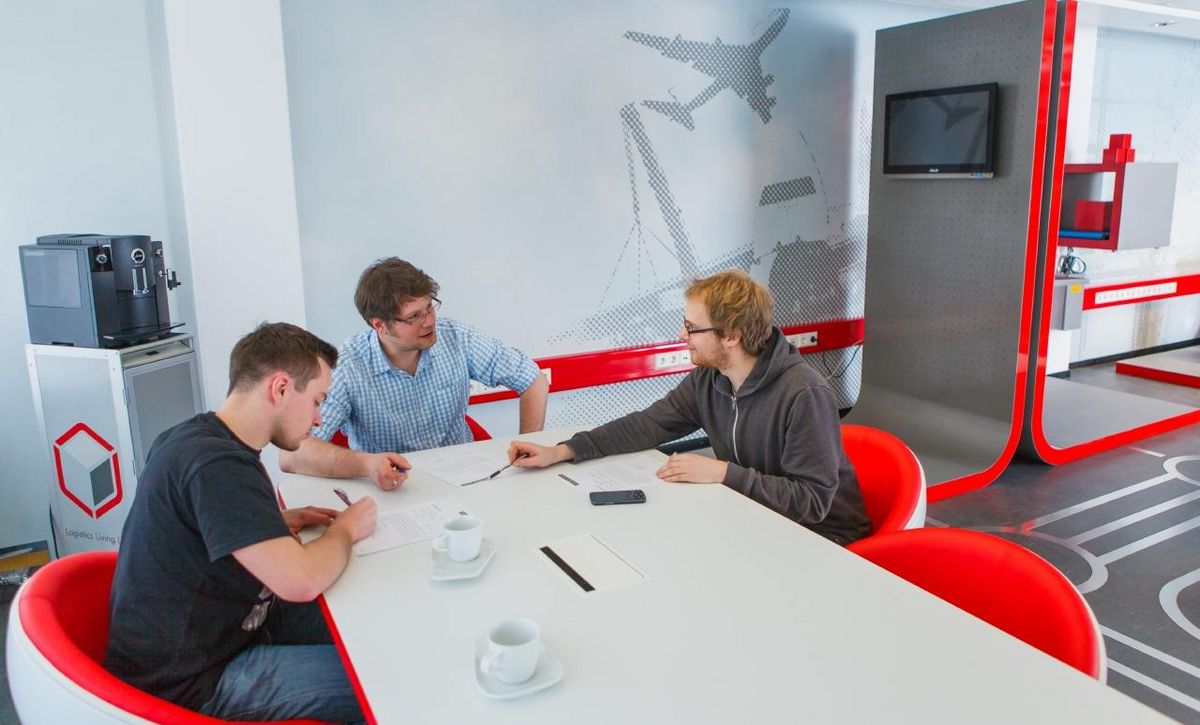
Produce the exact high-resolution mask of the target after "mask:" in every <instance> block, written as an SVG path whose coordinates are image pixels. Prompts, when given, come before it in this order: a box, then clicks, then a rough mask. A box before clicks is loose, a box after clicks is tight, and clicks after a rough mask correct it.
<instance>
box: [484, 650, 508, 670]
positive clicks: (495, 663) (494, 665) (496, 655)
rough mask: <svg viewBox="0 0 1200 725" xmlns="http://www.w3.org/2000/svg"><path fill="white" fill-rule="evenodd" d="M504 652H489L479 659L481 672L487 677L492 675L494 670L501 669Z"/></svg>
mask: <svg viewBox="0 0 1200 725" xmlns="http://www.w3.org/2000/svg"><path fill="white" fill-rule="evenodd" d="M503 655H504V650H500V651H496V652H493V651H492V650H488V651H487V652H486V653H485V654H484V655H483V657H480V658H479V671H480V672H482V673H483V674H485V675H489V676H491V675H492V670H495V669H499V667H500V658H501V657H503Z"/></svg>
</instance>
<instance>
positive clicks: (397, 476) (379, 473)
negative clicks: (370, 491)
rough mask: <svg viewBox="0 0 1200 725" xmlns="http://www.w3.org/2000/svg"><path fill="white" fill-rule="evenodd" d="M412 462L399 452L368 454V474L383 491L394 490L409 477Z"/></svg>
mask: <svg viewBox="0 0 1200 725" xmlns="http://www.w3.org/2000/svg"><path fill="white" fill-rule="evenodd" d="M410 468H412V464H410V463H409V462H408V459H407V458H405V457H404V456H402V455H400V454H399V453H371V454H367V472H366V476H367V477H369V478H370V479H371V480H372V481H374V482H375V485H376V486H378V487H379V490H381V491H394V490H396V489H397V488H400V486H401V485H402V484H403V483H404V481H405V480H407V479H408V470H409V469H410Z"/></svg>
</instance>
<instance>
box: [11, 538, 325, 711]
mask: <svg viewBox="0 0 1200 725" xmlns="http://www.w3.org/2000/svg"><path fill="white" fill-rule="evenodd" d="M116 568H117V554H116V552H113V551H92V552H87V553H84V554H72V555H71V556H67V557H63V558H61V559H57V560H55V561H52V562H50V563H49V564H47V565H46V566H44V567H42V568H41V569H40V570H39V571H38V572H37V573H36V574H34V575H33V576H32V577H31V578H30V579H29V581H27V582H26V583H25V584H24V585H23V586H22V587H21V589H20V590H19V591H18V592H17V596H16V598H15V599H14V600H13V603H12V609H11V610H10V611H9V615H8V639H7V643H6V646H5V656H6V661H7V666H8V684H9V689H10V690H11V692H12V699H13V704H14V705H16V709H17V716H18V717H19V718H20V719H21V722H24V723H27V725H40V724H41V723H54V724H57V723H87V724H88V725H108V724H110V723H172V724H174V723H179V724H180V725H202V724H215V723H221V722H224V721H222V720H217V719H214V718H211V717H206V716H204V715H201V714H199V713H197V712H193V711H192V710H188V709H186V708H182V707H180V706H178V705H175V704H172V703H170V702H167V701H166V700H160V699H159V698H157V697H154V696H153V695H149V694H147V693H145V692H143V691H141V690H139V689H137V688H136V687H134V686H132V685H129V684H127V683H125V682H124V681H122V680H120V679H118V678H117V677H116V676H114V675H112V674H111V673H109V672H108V670H106V669H104V666H103V664H102V663H103V661H104V650H105V648H106V647H107V646H108V616H109V615H108V597H109V590H110V589H111V588H112V579H113V573H114V572H115V571H116ZM287 722H290V723H296V724H297V725H299V724H300V723H306V724H308V725H320V724H319V723H317V722H316V721H311V720H289V721H287Z"/></svg>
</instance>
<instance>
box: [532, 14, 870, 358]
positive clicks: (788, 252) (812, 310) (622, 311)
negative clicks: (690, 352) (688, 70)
mask: <svg viewBox="0 0 1200 725" xmlns="http://www.w3.org/2000/svg"><path fill="white" fill-rule="evenodd" d="M788 17H789V11H788V10H786V9H777V10H773V11H772V12H771V14H770V15H768V16H767V17H766V18H765V19H764V21H763V22H764V23H766V24H767V28H766V30H764V31H763V32H762V33H761V34H760V35H759V36H758V38H757V40H755V41H754V42H753V43H751V44H749V45H734V44H727V43H724V42H723V41H721V40H720V39H717V40H716V41H715V42H713V43H711V44H709V43H699V42H695V41H689V40H684V39H682V38H681V37H680V36H675V38H674V39H670V38H668V37H666V36H656V35H649V34H646V33H640V32H636V31H630V32H627V33H625V37H626V38H628V39H630V40H633V41H635V42H637V43H640V44H642V45H646V46H649V47H652V48H655V49H656V50H659V51H660V52H661V53H662V54H663V55H664V56H666V57H668V58H672V59H673V60H679V61H681V62H687V63H691V64H693V67H694V68H696V69H697V70H699V71H700V72H702V73H705V74H706V75H708V76H710V77H712V78H713V82H712V83H710V84H709V86H708V87H707V88H706V89H705V90H704V91H702V92H701V93H700V94H698V95H697V96H696V97H695V98H693V99H692V100H691V101H689V102H688V103H687V104H678V103H676V104H675V105H672V104H671V103H670V102H662V101H642V102H640V103H638V102H630V103H626V104H624V105H623V106H622V107H621V109H620V114H619V115H620V118H621V125H622V131H623V134H624V137H625V157H626V158H625V162H626V166H627V169H628V174H629V194H630V201H631V206H632V213H633V220H632V222H633V223H632V224H631V227H630V230H629V234H628V235H627V237H626V238H625V240H624V244H623V246H622V247H621V248H620V250H619V255H618V258H617V260H616V263H615V265H614V267H613V269H612V272H611V274H610V277H609V280H608V283H607V284H606V286H605V290H604V294H603V296H602V298H601V300H600V303H599V309H598V310H597V311H596V312H595V313H593V314H591V315H588V316H586V317H583V318H581V319H579V320H577V321H576V322H574V323H573V324H572V325H570V326H569V327H567V328H566V329H563V330H561V331H560V332H559V333H558V334H556V335H553V336H552V337H551V338H549V339H548V342H549V343H550V344H552V345H562V344H564V343H566V344H568V345H569V346H571V347H577V346H583V345H592V346H594V345H596V344H597V343H599V344H602V345H605V346H612V347H623V346H629V345H639V344H647V343H650V342H659V341H662V340H665V339H672V338H673V336H674V335H675V333H676V331H677V329H678V327H679V324H680V320H681V319H682V314H683V311H682V307H683V297H682V294H681V293H682V290H683V288H684V287H686V285H687V283H688V281H690V280H691V279H693V278H695V277H700V276H705V275H709V274H713V273H714V272H718V271H720V270H723V269H729V268H731V267H736V268H741V269H745V270H748V271H749V270H751V269H752V268H754V267H761V268H763V269H764V270H766V271H767V277H768V279H764V280H763V281H764V282H767V283H768V288H769V289H770V290H771V292H772V294H773V295H774V296H775V300H776V310H777V312H779V314H780V317H779V319H780V320H792V319H795V320H797V321H799V320H829V319H840V318H843V317H846V316H848V315H849V312H848V311H847V306H846V303H847V300H846V294H847V291H848V286H847V285H848V284H850V282H848V281H847V280H852V279H857V278H858V277H861V274H862V271H861V265H862V260H863V258H864V256H865V224H860V223H859V222H860V220H859V219H858V218H857V217H856V218H855V219H853V220H848V222H847V226H844V227H843V229H842V231H841V233H834V234H832V235H831V236H829V237H828V238H825V239H819V238H818V239H813V238H804V237H802V236H800V235H798V234H791V235H788V236H787V237H784V238H783V239H781V240H778V241H775V242H774V243H773V244H770V245H769V246H768V245H766V244H756V243H755V242H754V241H752V240H746V241H744V242H743V243H740V244H732V245H730V246H729V247H727V248H726V249H725V250H724V251H722V252H721V253H719V254H717V255H715V256H714V257H712V258H708V259H704V258H702V257H701V255H699V254H698V253H697V250H696V248H695V245H694V244H693V242H692V239H691V234H690V233H689V231H688V229H687V225H686V224H685V221H684V219H685V213H684V206H685V204H683V203H681V200H680V199H678V198H677V196H676V195H675V193H674V192H673V190H672V184H671V181H670V178H669V177H670V176H671V174H670V170H669V169H668V168H667V167H666V166H665V165H664V164H663V162H662V160H661V159H660V158H659V155H658V152H657V151H656V149H655V144H654V140H653V139H652V137H651V136H652V133H651V129H650V128H648V127H647V126H646V124H645V123H644V121H643V119H642V117H641V114H640V113H639V107H640V106H645V107H647V108H650V109H652V110H654V111H656V112H659V113H662V114H664V115H666V116H667V117H668V118H671V119H673V120H674V121H676V122H678V123H679V124H680V125H681V126H683V127H684V128H687V129H689V130H694V118H693V115H692V113H693V111H696V110H697V109H698V108H700V107H701V106H703V105H704V104H705V103H706V102H707V101H708V100H709V99H711V98H713V97H714V96H716V95H717V94H719V93H720V92H721V91H722V90H724V89H725V88H731V89H733V91H734V92H735V93H737V94H738V96H739V97H741V98H742V99H744V100H745V101H746V102H747V104H748V105H749V107H750V110H751V111H753V112H755V113H757V114H758V116H759V118H760V119H761V120H762V122H763V123H764V124H765V123H768V122H769V121H770V119H771V113H770V109H771V107H772V106H774V105H775V103H776V99H775V98H772V97H768V96H767V93H766V89H767V86H768V85H769V84H770V83H771V82H772V81H773V80H774V78H773V76H771V75H769V74H764V73H763V69H762V66H761V64H760V56H761V54H762V51H763V50H764V49H765V48H766V47H767V46H768V45H770V44H771V42H772V41H774V40H775V39H776V38H777V37H778V36H779V35H780V32H781V30H782V29H783V28H784V26H785V25H786V23H787V21H788ZM660 132H661V131H660ZM800 135H801V138H800V141H801V142H802V143H803V144H805V145H807V143H808V142H807V141H806V140H805V139H804V138H803V134H800ZM696 152H703V149H700V148H698V149H696ZM639 189H647V190H649V191H650V192H652V200H653V201H651V202H650V203H644V201H645V200H644V199H643V198H642V194H641V193H640V191H639ZM824 193H825V192H824V188H823V185H820V184H819V183H817V182H815V181H814V179H813V177H812V176H798V177H796V178H789V179H784V180H781V181H777V182H775V183H771V184H767V185H766V186H764V187H763V188H762V190H761V193H760V194H759V196H758V206H759V207H760V208H761V207H776V205H783V204H790V203H794V202H796V201H798V200H801V199H804V198H805V197H810V196H822V197H823V196H824ZM777 208H778V207H777ZM807 208H808V209H809V210H810V211H812V209H811V207H807ZM654 211H657V219H656V220H653V219H651V218H650V214H652V213H653V212H654ZM785 213H788V212H785ZM790 213H795V214H803V213H806V212H804V211H803V210H802V208H801V207H796V209H795V211H794V212H790ZM774 214H776V215H778V214H779V212H774ZM827 214H828V210H826V216H827ZM652 222H657V223H652ZM659 225H661V226H660V227H659V230H660V231H665V232H666V233H665V234H662V235H661V236H660V234H659V233H656V231H655V229H654V227H655V226H659ZM652 247H654V248H658V249H659V250H662V251H665V252H667V254H668V255H669V256H670V258H671V259H672V260H673V262H674V265H673V266H674V268H673V269H672V268H671V266H670V265H669V266H668V267H667V268H666V269H663V268H662V267H661V264H660V265H656V264H655V260H654V256H655V255H654V254H652V253H651V248H652ZM756 247H766V248H764V249H760V250H756ZM660 258H661V257H660ZM618 275H630V276H632V275H636V280H635V285H634V286H635V289H636V290H637V291H636V292H635V293H634V294H632V295H628V293H627V292H623V293H618V294H617V295H616V296H614V297H610V293H611V292H612V291H613V288H614V283H615V281H616V279H617V277H618ZM616 287H618V288H619V287H620V285H616ZM839 357H840V355H839ZM835 362H836V358H835ZM839 366H840V364H839Z"/></svg>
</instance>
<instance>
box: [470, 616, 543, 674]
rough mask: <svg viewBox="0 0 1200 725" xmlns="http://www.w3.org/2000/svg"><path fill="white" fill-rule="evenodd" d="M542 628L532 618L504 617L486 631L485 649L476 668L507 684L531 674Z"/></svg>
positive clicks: (536, 657)
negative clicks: (486, 647)
mask: <svg viewBox="0 0 1200 725" xmlns="http://www.w3.org/2000/svg"><path fill="white" fill-rule="evenodd" d="M541 634H542V630H541V628H540V627H538V623H537V622H535V621H533V620H532V619H506V620H505V621H503V622H500V623H499V624H497V625H496V626H494V627H492V628H491V629H490V630H489V631H488V651H487V653H486V654H484V655H483V657H482V658H481V659H480V660H479V671H480V672H482V673H483V674H485V675H490V676H492V677H495V678H496V679H497V680H500V681H501V682H503V683H505V684H507V685H519V684H521V683H522V682H524V681H526V680H528V679H529V678H530V677H533V673H534V670H536V669H537V663H538V656H539V655H541V652H542V642H541Z"/></svg>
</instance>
